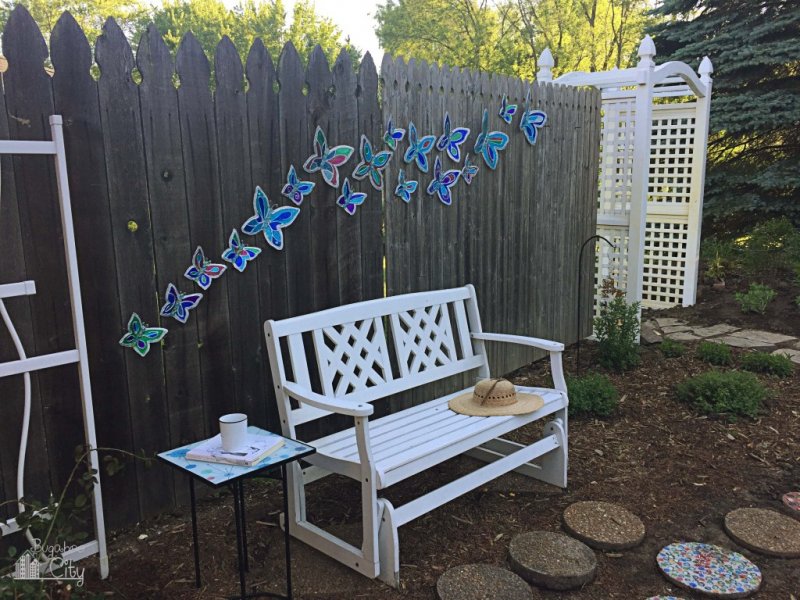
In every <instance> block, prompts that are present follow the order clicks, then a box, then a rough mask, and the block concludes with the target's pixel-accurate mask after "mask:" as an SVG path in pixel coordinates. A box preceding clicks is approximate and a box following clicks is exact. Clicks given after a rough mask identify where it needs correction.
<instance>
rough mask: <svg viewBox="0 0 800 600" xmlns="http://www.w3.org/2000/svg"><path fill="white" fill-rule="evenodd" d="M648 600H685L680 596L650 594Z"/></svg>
mask: <svg viewBox="0 0 800 600" xmlns="http://www.w3.org/2000/svg"><path fill="white" fill-rule="evenodd" d="M647 600H683V598H679V597H678V596H650V597H649V598H648V599H647Z"/></svg>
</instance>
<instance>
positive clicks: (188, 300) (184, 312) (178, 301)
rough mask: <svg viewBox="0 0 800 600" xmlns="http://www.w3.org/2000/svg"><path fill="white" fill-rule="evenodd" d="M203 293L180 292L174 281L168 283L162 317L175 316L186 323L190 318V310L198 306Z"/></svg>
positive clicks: (177, 319)
mask: <svg viewBox="0 0 800 600" xmlns="http://www.w3.org/2000/svg"><path fill="white" fill-rule="evenodd" d="M202 299H203V294H200V293H197V294H184V293H183V292H179V291H178V288H176V287H175V286H174V285H173V284H172V283H170V284H167V293H166V294H164V300H166V302H165V303H164V306H162V307H161V316H162V317H173V318H174V319H175V320H176V321H179V322H180V323H186V321H187V319H188V318H189V311H190V310H192V309H193V308H194V307H196V306H197V305H198V304H199V303H200V300H202Z"/></svg>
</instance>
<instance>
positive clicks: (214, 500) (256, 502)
mask: <svg viewBox="0 0 800 600" xmlns="http://www.w3.org/2000/svg"><path fill="white" fill-rule="evenodd" d="M737 352H738V351H737ZM593 354H594V349H593V348H592V347H591V345H589V346H588V347H586V346H585V350H584V351H583V352H582V364H583V365H590V364H592V363H593V362H594V357H593ZM565 365H566V369H567V371H568V372H574V354H573V353H572V352H570V351H568V352H567V354H566V361H565ZM707 368H708V367H707V365H705V364H703V363H701V362H699V361H697V360H696V359H695V358H693V357H692V356H691V352H689V353H687V356H684V357H682V358H677V359H664V358H663V357H662V356H661V353H660V352H658V350H657V349H656V348H655V347H647V348H644V349H643V353H642V365H641V366H640V367H639V368H638V369H636V370H634V371H631V372H629V373H626V374H624V375H613V376H612V379H613V381H614V383H615V385H616V386H617V387H618V389H619V391H620V393H621V395H622V402H621V404H620V407H619V409H618V411H617V413H616V414H615V415H613V416H612V417H610V418H608V419H607V420H594V419H573V420H572V421H571V423H570V437H569V440H570V465H569V488H568V489H567V490H560V489H557V488H554V487H550V486H547V485H544V484H539V483H537V482H534V481H531V480H529V479H527V478H525V477H522V476H519V475H516V474H512V475H507V476H504V477H502V478H500V479H499V480H496V481H495V482H494V483H492V484H491V485H489V486H487V487H484V488H482V489H480V490H476V491H474V492H472V493H469V494H467V495H466V496H463V497H461V498H459V499H458V500H456V501H453V502H451V503H449V504H447V505H445V506H444V507H442V508H440V509H438V510H436V511H434V512H432V513H430V514H428V515H426V516H425V517H423V518H421V519H419V520H417V521H414V522H412V523H410V524H408V525H406V526H404V527H402V528H401V529H400V549H401V563H402V564H401V580H402V582H401V587H400V589H399V590H393V589H390V588H388V587H386V586H385V585H383V584H381V583H379V582H376V581H370V580H368V579H366V578H364V577H362V576H360V575H357V574H356V573H355V572H353V571H351V570H349V569H348V568H346V567H344V566H341V565H339V564H338V563H336V562H334V561H332V560H331V559H328V558H327V557H325V556H324V555H322V554H320V553H318V552H316V551H314V550H312V549H311V548H309V547H307V546H305V545H304V544H302V543H300V542H294V543H293V555H292V563H293V564H292V566H293V572H294V576H295V593H296V597H298V598H308V599H312V598H313V599H320V600H322V599H331V600H332V599H340V598H342V599H344V598H366V599H379V598H380V599H384V598H385V599H395V598H398V599H399V598H409V599H410V598H414V599H416V598H419V599H433V598H435V597H436V593H435V584H436V580H437V578H438V577H439V576H440V575H441V574H442V573H443V572H444V571H445V570H446V569H448V568H450V567H453V566H456V565H461V564H465V563H476V562H477V563H492V564H497V565H506V560H507V548H508V543H509V540H510V539H511V537H513V536H514V535H515V534H517V533H520V532H524V531H530V530H535V529H544V530H559V529H560V518H561V513H562V511H563V510H564V509H565V508H566V507H567V506H568V505H569V504H571V503H572V502H575V501H578V500H605V501H610V502H616V503H619V504H621V505H623V506H625V507H627V508H629V509H630V510H632V511H634V512H635V513H637V514H638V515H639V516H641V518H642V519H643V520H644V522H645V524H646V526H647V537H646V539H645V541H644V543H643V544H642V545H641V546H639V547H638V548H635V549H632V550H628V551H625V552H618V553H613V552H608V553H604V552H598V553H597V555H598V562H599V568H598V574H597V578H596V579H595V581H594V582H592V583H591V584H589V585H587V586H585V588H584V589H582V590H578V591H572V592H559V593H557V592H547V591H541V590H537V589H534V597H535V598H559V599H565V600H566V599H581V600H583V599H586V600H588V599H610V598H620V599H638V598H641V599H644V598H647V597H649V596H651V595H655V594H670V593H674V594H678V592H679V590H678V589H677V588H674V587H673V586H671V585H670V584H668V583H667V581H666V580H665V579H664V578H663V577H662V576H661V575H660V574H659V572H658V570H657V568H656V565H655V555H656V554H657V552H658V550H659V549H660V548H661V547H662V546H664V545H666V544H668V543H671V542H676V541H703V542H710V543H715V544H719V545H722V546H724V547H727V548H731V549H734V550H737V551H739V552H742V553H743V554H744V555H746V556H748V557H749V558H751V559H752V560H753V561H754V562H756V564H758V566H759V567H760V568H761V569H762V572H763V575H764V583H763V585H762V588H761V590H760V591H759V592H758V594H757V596H756V597H758V598H765V599H769V600H779V599H782V600H792V599H796V598H798V597H800V560H782V559H777V558H769V557H765V556H760V555H757V554H754V553H752V552H750V551H748V550H745V549H743V548H741V547H739V546H738V545H737V544H735V543H734V542H733V541H732V540H730V539H729V538H728V537H727V536H726V535H725V534H724V532H723V531H722V519H723V516H724V515H725V513H726V512H728V511H729V510H732V509H734V508H739V507H744V506H759V507H765V508H773V509H776V510H782V505H781V503H780V495H781V494H782V493H784V492H786V491H789V490H796V489H800V433H798V432H800V385H799V384H800V374H798V373H795V375H794V376H793V377H792V378H789V379H784V380H778V379H773V378H769V377H764V378H762V379H763V381H764V382H765V383H766V384H767V385H768V386H769V387H770V389H771V390H772V391H773V397H772V399H771V400H769V402H768V403H767V405H766V408H765V410H764V413H763V415H762V416H760V417H759V418H758V419H756V420H740V421H738V422H736V423H728V422H726V421H723V420H718V419H713V418H706V417H701V416H698V415H696V414H694V413H692V412H691V411H689V410H687V409H686V408H685V407H684V406H683V405H681V404H679V403H678V402H677V401H676V400H675V399H674V396H673V387H674V385H675V383H676V382H678V381H680V380H682V379H684V378H685V377H686V376H688V375H691V374H695V373H699V372H701V371H704V370H706V369H707ZM546 373H547V365H546V364H545V363H542V362H540V363H534V364H533V365H530V366H528V367H525V368H523V369H521V370H519V371H518V372H516V373H515V374H514V375H513V379H514V381H515V383H518V384H522V383H535V384H548V385H549V382H548V376H547V375H546ZM534 433H535V430H533V429H531V430H527V431H526V430H520V431H518V432H517V435H516V437H517V438H518V439H520V440H524V439H525V438H532V437H533V435H534ZM473 466H474V463H473V462H472V461H471V459H468V458H459V459H455V460H452V461H449V462H448V463H445V464H443V465H440V466H439V467H438V468H436V469H434V470H432V471H431V472H429V473H426V474H425V475H423V476H420V477H417V478H415V479H413V480H410V481H407V482H404V483H402V484H399V485H398V486H396V488H398V489H394V488H392V489H389V490H388V493H387V496H388V497H389V498H390V499H391V500H392V501H393V502H395V505H397V504H398V503H402V502H403V501H404V500H405V499H410V498H412V497H414V496H415V495H417V494H419V493H421V492H423V491H426V490H429V489H432V488H433V487H435V486H436V485H439V484H441V483H443V482H446V481H449V480H452V479H454V478H455V477H457V476H458V475H460V474H463V473H466V472H467V471H468V470H469V469H470V468H472V467H473ZM310 489H311V493H312V497H313V501H312V502H310V504H309V511H310V513H311V515H312V518H313V519H316V520H317V522H320V523H321V524H323V525H324V526H325V527H327V528H329V529H330V530H332V531H333V532H336V533H339V534H341V535H343V536H345V537H347V536H350V537H351V538H354V539H353V541H355V538H357V537H358V536H359V519H360V515H359V508H358V507H359V497H358V489H357V487H356V486H355V485H353V483H352V482H350V481H348V480H345V479H340V478H336V479H334V478H332V477H330V478H327V479H325V480H322V481H320V482H318V483H316V484H314V485H313V486H311V487H310ZM247 490H248V491H247V506H248V535H249V538H250V564H251V572H250V574H249V576H248V583H249V585H250V587H251V588H252V589H253V590H256V589H257V590H262V591H266V590H268V591H276V592H278V591H281V589H282V585H283V568H284V567H283V565H284V563H283V558H282V557H283V545H282V534H281V531H280V529H279V527H278V526H277V518H278V514H279V512H280V506H281V500H280V489H279V484H278V483H277V482H273V481H264V480H258V481H252V482H249V483H248V485H247ZM199 520H200V530H201V542H200V545H201V553H202V561H203V577H204V580H203V587H202V588H201V589H199V590H198V589H195V588H194V583H193V571H192V568H193V567H192V554H191V527H190V521H189V514H188V510H183V511H176V512H175V513H174V514H170V515H163V516H162V517H160V518H158V519H157V520H154V521H152V522H147V523H142V524H141V525H140V526H139V527H136V528H133V529H130V530H126V531H121V532H118V533H117V534H116V535H115V536H114V537H113V539H112V540H111V543H110V552H111V564H112V575H111V577H110V578H109V579H108V580H107V581H105V582H99V581H97V580H91V579H90V580H89V581H88V582H87V586H88V587H89V589H92V590H97V591H104V592H106V593H107V594H111V595H113V597H118V598H176V599H189V598H222V597H225V596H227V595H230V594H235V593H236V591H237V579H236V568H235V550H234V548H235V545H234V544H235V541H234V533H233V510H232V504H231V498H230V495H229V494H228V493H227V492H222V493H219V494H217V495H211V496H208V497H206V498H204V499H202V500H201V502H200V508H199ZM142 534H143V535H146V536H147V537H146V538H143V539H139V536H140V535H142ZM678 595H680V596H682V597H684V598H690V597H693V596H692V595H691V594H688V593H686V592H680V593H679V594H678Z"/></svg>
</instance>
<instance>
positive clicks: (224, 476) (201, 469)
mask: <svg viewBox="0 0 800 600" xmlns="http://www.w3.org/2000/svg"><path fill="white" fill-rule="evenodd" d="M247 433H248V434H250V435H267V434H269V432H268V431H265V430H264V429H260V428H258V427H253V426H250V427H248V428H247ZM271 435H276V434H271ZM281 437H283V436H281ZM283 440H284V442H283V446H281V447H280V448H278V449H277V450H276V451H275V452H273V453H272V454H270V455H269V456H266V457H265V458H264V460H262V461H261V462H259V463H258V464H255V465H253V466H252V467H239V466H235V465H226V464H221V463H210V462H200V461H194V460H187V459H186V453H187V452H189V450H191V449H192V448H194V447H195V446H197V445H198V444H201V443H203V442H205V441H206V440H200V441H197V442H193V443H191V444H187V445H186V446H181V447H180V448H175V449H173V450H167V451H166V452H161V453H160V454H159V455H158V458H160V459H161V460H163V461H164V462H165V463H167V464H168V465H170V466H172V467H174V468H177V469H180V470H181V471H183V472H185V473H187V474H188V475H189V497H190V499H191V504H192V540H193V542H194V574H195V585H196V586H197V587H200V548H199V546H198V541H197V505H196V502H195V492H194V480H195V479H199V480H200V481H202V482H203V483H205V484H207V485H210V486H211V487H214V488H219V487H222V486H223V485H227V486H228V487H229V488H230V490H231V494H232V495H233V515H234V521H235V524H236V556H237V565H238V568H239V592H240V593H239V596H238V598H241V599H245V598H263V597H271V598H287V599H289V600H291V598H292V568H291V555H290V535H289V528H288V527H285V528H284V549H285V555H286V595H285V596H284V595H281V594H275V593H272V592H254V593H251V594H248V593H247V590H246V586H245V571H248V570H249V565H248V560H247V525H246V521H245V502H244V486H243V481H244V480H245V479H247V478H250V477H262V476H268V475H269V474H270V472H274V471H275V470H277V469H280V478H281V481H282V486H283V514H284V515H288V514H289V496H288V494H287V489H286V465H288V464H290V463H292V462H293V461H296V460H300V459H301V458H303V457H306V456H308V455H310V454H313V453H314V452H316V450H315V449H314V448H312V447H311V446H309V445H307V444H304V443H302V442H298V441H297V440H292V439H289V438H286V437H284V438H283Z"/></svg>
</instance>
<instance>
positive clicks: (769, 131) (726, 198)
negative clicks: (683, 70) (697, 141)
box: [652, 0, 800, 231]
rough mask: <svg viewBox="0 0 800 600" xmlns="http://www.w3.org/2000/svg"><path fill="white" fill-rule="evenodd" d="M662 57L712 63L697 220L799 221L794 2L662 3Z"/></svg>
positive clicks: (716, 224) (721, 223)
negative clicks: (702, 201)
mask: <svg viewBox="0 0 800 600" xmlns="http://www.w3.org/2000/svg"><path fill="white" fill-rule="evenodd" d="M655 12H656V13H657V14H659V15H662V16H663V17H666V18H665V19H663V20H660V22H659V23H658V24H657V25H656V26H655V27H653V31H652V33H653V37H654V38H655V41H656V46H657V48H658V54H659V56H660V57H661V58H662V59H663V60H683V61H687V62H693V63H695V64H696V63H697V61H699V60H700V58H702V57H703V56H704V55H707V56H709V57H710V58H711V60H712V62H713V64H714V87H713V94H712V100H711V131H712V136H711V140H710V144H709V155H708V157H709V165H708V176H707V177H706V190H705V198H706V210H705V216H706V217H707V218H708V220H709V221H710V222H709V224H710V225H711V227H712V228H713V229H715V230H717V231H726V230H728V231H735V230H737V229H739V228H742V227H745V226H747V225H750V224H752V223H753V222H754V221H759V220H764V219H768V218H771V217H774V216H776V215H780V214H783V215H788V216H790V217H791V218H792V219H793V220H795V222H798V223H800V0H663V3H662V4H661V5H660V6H659V7H658V8H657V9H656V11H655Z"/></svg>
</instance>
